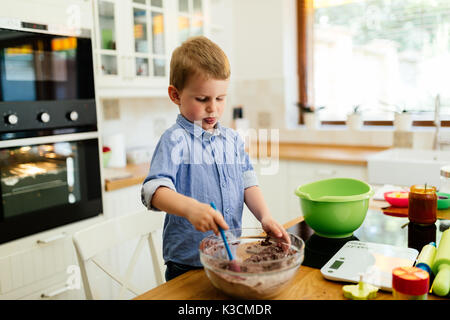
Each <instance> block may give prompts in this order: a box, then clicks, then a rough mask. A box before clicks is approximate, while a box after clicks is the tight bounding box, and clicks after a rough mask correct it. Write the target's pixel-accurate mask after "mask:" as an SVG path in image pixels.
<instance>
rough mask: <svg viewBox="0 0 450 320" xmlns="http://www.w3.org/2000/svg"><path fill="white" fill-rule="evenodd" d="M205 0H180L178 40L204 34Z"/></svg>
mask: <svg viewBox="0 0 450 320" xmlns="http://www.w3.org/2000/svg"><path fill="white" fill-rule="evenodd" d="M204 23H205V22H204V14H203V0H178V41H179V43H180V44H181V43H182V42H183V41H185V40H187V39H188V38H189V37H193V36H200V35H204Z"/></svg>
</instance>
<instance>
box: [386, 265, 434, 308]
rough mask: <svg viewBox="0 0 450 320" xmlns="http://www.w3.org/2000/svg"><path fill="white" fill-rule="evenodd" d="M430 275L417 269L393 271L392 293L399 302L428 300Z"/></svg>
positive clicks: (400, 268)
mask: <svg viewBox="0 0 450 320" xmlns="http://www.w3.org/2000/svg"><path fill="white" fill-rule="evenodd" d="M429 286H430V275H429V274H428V272H426V271H425V270H422V269H419V268H416V267H398V268H395V269H394V270H392V293H393V295H394V298H395V299H397V300H427V299H428V291H429Z"/></svg>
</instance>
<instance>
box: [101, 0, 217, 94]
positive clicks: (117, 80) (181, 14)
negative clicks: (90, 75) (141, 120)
mask: <svg viewBox="0 0 450 320" xmlns="http://www.w3.org/2000/svg"><path fill="white" fill-rule="evenodd" d="M209 1H210V0H177V1H175V0H120V1H118V0H93V13H94V19H93V20H94V30H95V35H94V37H93V40H94V52H95V59H94V65H95V71H96V83H97V93H98V95H99V96H100V97H102V98H125V97H161V96H164V97H165V96H167V86H168V84H169V72H170V70H169V64H170V57H171V54H172V52H173V50H174V49H175V48H176V47H177V46H179V45H180V44H181V42H183V41H184V40H186V39H187V38H189V37H190V36H196V35H206V36H208V34H209V33H214V36H215V37H216V38H217V34H218V32H217V31H216V32H213V30H217V27H215V28H211V27H209V26H208V21H211V15H210V14H209V12H208V11H209V10H211V4H210V3H209ZM222 1H224V0H215V1H212V4H213V5H216V4H220V3H221V2H222Z"/></svg>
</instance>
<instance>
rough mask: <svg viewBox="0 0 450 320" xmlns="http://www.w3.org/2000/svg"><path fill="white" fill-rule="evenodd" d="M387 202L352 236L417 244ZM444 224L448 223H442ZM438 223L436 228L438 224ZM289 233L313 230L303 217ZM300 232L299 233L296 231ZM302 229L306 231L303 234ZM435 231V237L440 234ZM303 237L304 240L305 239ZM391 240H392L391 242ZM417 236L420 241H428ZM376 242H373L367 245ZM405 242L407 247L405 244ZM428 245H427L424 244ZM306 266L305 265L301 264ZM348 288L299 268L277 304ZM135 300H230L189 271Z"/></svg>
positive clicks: (333, 295)
mask: <svg viewBox="0 0 450 320" xmlns="http://www.w3.org/2000/svg"><path fill="white" fill-rule="evenodd" d="M386 204H387V202H384V201H372V203H371V206H370V210H371V211H370V212H369V213H368V217H367V218H366V221H369V222H370V223H367V225H366V226H365V227H364V224H363V226H362V227H361V228H360V229H358V231H359V233H358V232H355V235H356V236H357V237H358V238H360V239H361V241H368V240H370V238H373V239H379V237H380V236H381V237H383V239H385V238H386V237H387V238H390V239H389V241H396V242H399V241H400V242H401V243H403V245H406V244H408V246H409V244H411V243H413V242H414V241H417V239H416V240H414V241H413V240H412V239H411V232H412V230H408V228H407V227H404V226H402V225H404V223H405V221H406V222H407V218H396V217H389V216H384V215H383V214H382V213H381V211H380V208H382V207H384V206H386ZM441 221H444V222H445V223H447V220H441ZM439 223H440V222H438V223H437V224H439ZM386 226H387V227H388V229H389V228H390V229H392V228H393V227H394V228H395V230H396V231H394V232H390V233H389V235H386V233H387V232H389V231H387V230H388V229H385V227H386ZM284 227H285V228H286V229H289V232H293V233H296V234H297V235H300V236H301V237H302V238H304V239H306V238H307V237H308V233H309V236H310V235H311V234H312V230H311V229H310V228H309V227H308V226H307V225H306V223H305V222H304V220H303V217H298V218H296V219H294V220H292V221H290V222H288V223H286V224H285V225H284ZM300 229H301V230H302V231H300V232H299V233H297V231H295V230H300ZM305 229H309V230H306V231H305ZM376 230H378V231H379V232H381V235H377V231H376ZM439 232H440V231H439V228H438V234H439ZM305 234H306V237H305ZM392 237H394V239H392ZM422 237H423V235H420V236H419V238H420V239H419V240H420V241H427V240H426V239H423V238H422ZM369 242H375V241H369ZM405 242H406V243H405ZM427 243H428V242H427ZM304 262H305V261H304ZM345 284H348V283H345V282H336V281H329V280H326V279H325V278H324V277H323V276H322V274H321V272H320V269H317V268H312V267H308V266H306V265H304V264H303V265H302V266H300V269H299V270H298V272H297V274H296V275H295V276H294V279H293V281H292V283H291V284H290V285H289V286H288V287H287V288H286V289H285V290H284V291H283V292H282V293H281V294H279V295H278V296H277V297H275V299H276V300H345V298H344V296H343V294H342V286H343V285H345ZM135 299H136V300H224V299H230V297H228V296H226V295H225V294H223V293H221V292H220V291H219V290H217V289H216V288H214V286H213V285H212V284H211V282H210V281H209V279H208V278H207V276H206V273H205V272H204V270H203V269H199V270H193V271H189V272H187V273H185V274H183V275H181V276H179V277H177V278H175V279H172V280H171V281H168V282H166V283H164V284H162V285H160V286H158V287H156V288H154V289H152V290H150V291H148V292H146V293H144V294H142V295H140V296H138V297H136V298H135ZM428 299H429V300H448V299H447V298H443V297H439V296H436V295H433V294H429V295H428ZM376 300H393V295H392V294H391V293H389V292H384V291H381V290H379V291H378V293H377V297H376Z"/></svg>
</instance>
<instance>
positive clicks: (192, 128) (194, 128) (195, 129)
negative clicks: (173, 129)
mask: <svg viewBox="0 0 450 320" xmlns="http://www.w3.org/2000/svg"><path fill="white" fill-rule="evenodd" d="M177 123H178V124H179V125H180V126H181V127H182V128H184V129H185V130H186V131H187V132H189V133H190V134H192V135H193V136H194V137H196V138H199V137H202V136H203V137H204V138H210V137H212V136H218V135H221V134H222V131H223V128H222V126H221V125H220V123H219V122H217V123H216V127H215V129H214V132H212V133H211V132H209V131H206V130H204V129H203V128H202V127H200V126H198V125H196V124H194V123H192V122H190V121H189V120H188V119H186V118H185V117H184V116H183V115H182V114H179V115H178V117H177Z"/></svg>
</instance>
